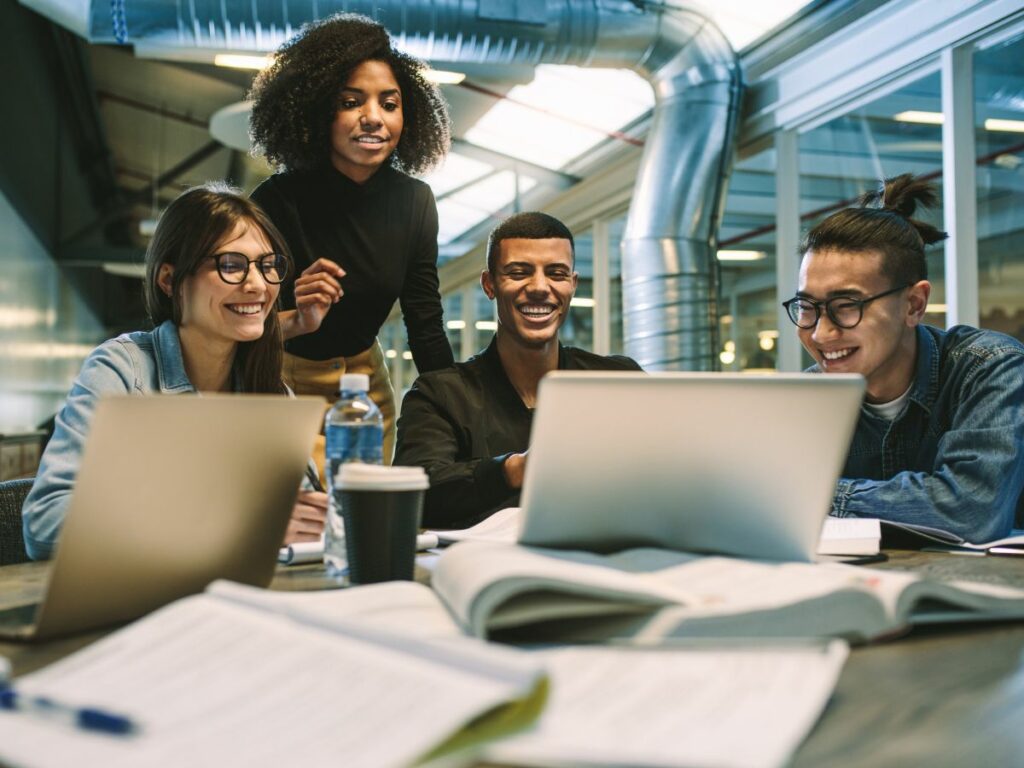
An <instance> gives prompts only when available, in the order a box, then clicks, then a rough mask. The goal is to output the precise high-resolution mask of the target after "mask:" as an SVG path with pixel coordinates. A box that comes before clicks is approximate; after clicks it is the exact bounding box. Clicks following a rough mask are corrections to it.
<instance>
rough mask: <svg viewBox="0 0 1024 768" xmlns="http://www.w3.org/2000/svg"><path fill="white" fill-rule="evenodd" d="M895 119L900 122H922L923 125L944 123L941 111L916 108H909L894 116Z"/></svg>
mask: <svg viewBox="0 0 1024 768" xmlns="http://www.w3.org/2000/svg"><path fill="white" fill-rule="evenodd" d="M892 119H893V120H896V121H898V122H900V123H920V124H921V125H942V113H941V112H922V111H920V110H916V109H908V110H907V111H906V112H900V113H898V114H895V115H893V116H892Z"/></svg>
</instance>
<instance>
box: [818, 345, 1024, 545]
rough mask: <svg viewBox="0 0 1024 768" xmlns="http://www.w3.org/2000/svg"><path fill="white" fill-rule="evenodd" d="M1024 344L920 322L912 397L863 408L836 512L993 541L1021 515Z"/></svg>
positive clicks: (835, 501)
mask: <svg viewBox="0 0 1024 768" xmlns="http://www.w3.org/2000/svg"><path fill="white" fill-rule="evenodd" d="M1022 490H1024V345H1022V344H1021V343H1020V342H1019V341H1017V340H1016V339H1014V338H1011V337H1010V336H1005V335H1003V334H1001V333H996V332H994V331H986V330H979V329H977V328H970V327H968V326H963V325H958V326H954V327H953V328H950V329H949V330H948V331H942V330H939V329H938V328H932V327H930V326H918V330H917V365H916V372H915V374H914V382H913V384H912V385H911V390H910V396H909V398H908V403H907V405H906V407H905V408H904V410H903V412H902V413H901V414H900V415H899V416H898V417H897V418H896V419H895V420H894V421H892V422H891V423H890V422H887V421H886V420H884V419H881V418H879V417H877V416H875V415H874V414H871V413H869V412H868V411H867V410H866V409H862V410H861V414H860V419H859V420H858V422H857V429H856V431H855V433H854V436H853V441H852V442H851V444H850V453H849V455H848V456H847V459H846V467H845V468H844V470H843V478H842V479H841V480H840V481H839V483H838V486H837V488H836V493H835V497H834V499H833V504H832V514H834V515H837V516H839V517H846V516H855V517H879V518H882V519H883V520H892V521H895V522H902V523H914V524H917V525H927V526H931V527H933V528H941V529H943V530H946V531H951V532H953V533H955V534H957V535H959V536H960V537H962V538H964V539H966V540H967V541H972V542H982V541H991V540H993V539H996V538H999V537H1002V536H1005V535H1007V534H1008V533H1009V532H1010V529H1011V528H1013V527H1014V525H1015V523H1016V527H1022V523H1024V494H1022Z"/></svg>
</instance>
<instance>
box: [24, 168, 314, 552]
mask: <svg viewBox="0 0 1024 768" xmlns="http://www.w3.org/2000/svg"><path fill="white" fill-rule="evenodd" d="M291 268H292V262H291V257H290V256H289V254H288V248H287V245H286V244H285V242H284V240H283V238H282V237H281V235H280V234H279V233H278V231H277V229H276V228H275V227H274V225H273V224H272V223H271V221H270V220H269V219H268V218H267V216H266V214H264V213H263V211H261V210H260V208H259V206H257V205H256V204H255V203H253V202H252V201H250V200H248V199H246V198H245V197H242V196H241V195H240V194H238V192H237V191H235V190H233V189H231V188H229V187H227V186H224V185H207V186H204V187H196V188H194V189H190V190H188V191H187V192H185V193H183V194H182V195H181V196H180V197H178V198H177V199H176V200H175V201H174V202H173V203H171V204H170V206H168V208H167V210H166V211H165V212H164V214H163V215H162V216H161V218H160V222H159V224H158V225H157V229H156V232H155V233H154V235H153V240H152V242H151V243H150V245H149V249H148V251H147V253H146V280H145V285H144V293H145V300H146V308H147V311H148V312H149V315H150V318H151V320H152V321H153V325H154V326H155V327H154V329H153V330H152V331H135V332H133V333H126V334H123V335H121V336H118V337H117V338H115V339H111V340H109V341H106V342H104V343H103V344H101V345H100V346H99V347H97V348H96V349H95V350H93V352H92V353H91V354H90V355H89V357H88V358H87V359H86V360H85V362H84V364H83V365H82V370H81V371H80V372H79V374H78V377H77V378H76V379H75V382H74V384H73V385H72V387H71V391H70V393H69V394H68V398H67V401H66V402H65V403H64V406H63V407H62V408H61V411H60V412H59V413H58V414H57V417H56V421H55V427H54V433H53V437H52V438H51V440H50V442H49V444H48V445H47V447H46V451H45V453H44V454H43V457H42V461H41V463H40V467H39V473H38V474H37V476H36V480H35V483H34V484H33V486H32V490H31V491H30V492H29V495H28V497H27V498H26V500H25V505H24V507H23V508H22V520H23V528H24V534H25V547H26V550H27V552H28V554H29V556H30V557H32V558H33V559H36V560H39V559H47V558H49V557H51V556H52V554H53V551H54V547H55V545H56V542H57V538H58V535H59V533H60V528H61V525H62V523H63V520H64V515H65V512H66V510H67V505H68V502H69V500H70V496H71V491H72V488H73V486H74V482H75V475H76V473H77V470H78V464H79V461H80V460H81V453H82V449H83V447H84V444H85V439H86V434H87V432H88V429H89V422H90V420H91V418H92V413H93V411H94V409H95V407H96V402H97V400H98V399H99V398H100V397H103V396H107V395H151V394H178V393H194V392H252V393H271V394H282V395H284V394H287V392H288V390H287V387H285V385H284V384H283V383H282V380H281V357H282V354H283V348H282V341H281V328H280V323H279V319H278V309H277V299H278V294H279V292H280V284H281V282H282V281H283V280H284V279H285V278H286V277H287V276H288V274H289V272H290V270H291ZM318 282H319V278H318V277H317V266H316V265H313V266H311V268H310V269H309V270H307V271H306V273H304V274H303V275H300V276H299V279H298V280H296V284H297V286H299V288H298V292H299V293H300V295H302V299H301V301H302V305H303V307H304V311H305V312H306V313H307V314H308V315H309V316H310V317H312V318H313V319H314V321H315V318H316V317H318V316H319V317H322V316H323V314H324V313H326V311H327V309H328V308H329V306H330V304H331V303H332V301H333V300H334V297H332V296H331V295H330V294H329V293H324V292H322V291H321V290H319V289H314V290H312V291H309V292H306V291H304V290H303V289H304V287H308V286H309V285H310V284H313V285H314V286H315V285H317V284H318ZM326 504H327V499H326V496H325V495H324V494H323V493H316V492H312V491H310V492H302V493H301V494H300V496H299V500H298V502H297V503H296V506H295V510H294V511H293V514H292V520H291V521H290V523H289V526H288V532H287V534H286V539H285V540H286V542H288V543H291V542H294V541H305V540H312V539H314V538H316V537H317V536H319V534H320V531H321V530H322V527H323V516H324V512H325V510H326Z"/></svg>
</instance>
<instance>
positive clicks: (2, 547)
mask: <svg viewBox="0 0 1024 768" xmlns="http://www.w3.org/2000/svg"><path fill="white" fill-rule="evenodd" d="M33 480H34V478H31V477H27V478H21V479H18V480H7V481H5V482H3V483H0V565H14V564H15V563H27V562H28V560H29V557H28V555H26V554H25V538H24V536H23V535H22V532H21V505H22V504H23V503H24V501H25V497H26V496H28V491H29V489H30V488H31V487H32V482H33Z"/></svg>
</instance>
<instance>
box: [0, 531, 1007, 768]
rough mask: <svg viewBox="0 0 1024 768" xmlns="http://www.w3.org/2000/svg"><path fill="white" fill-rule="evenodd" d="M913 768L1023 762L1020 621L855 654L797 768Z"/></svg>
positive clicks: (944, 575) (970, 568)
mask: <svg viewBox="0 0 1024 768" xmlns="http://www.w3.org/2000/svg"><path fill="white" fill-rule="evenodd" d="M888 554H889V560H888V561H887V562H885V563H879V564H876V565H872V566H870V567H873V568H886V569H913V570H916V571H918V572H920V573H923V574H924V575H927V576H929V577H930V578H935V579H944V580H950V579H954V580H955V579H973V580H976V581H988V582H993V583H999V584H1007V585H1012V586H1019V587H1024V558H1008V557H972V556H963V555H948V554H935V553H922V552H909V551H890V552H889V553H888ZM45 575H46V565H45V564H37V563H29V564H26V565H16V566H8V567H5V568H0V608H4V607H9V606H13V605H18V604H24V603H25V602H28V601H31V600H33V599H37V598H38V595H39V593H40V591H41V589H42V584H43V580H44V579H45ZM420 575H421V574H418V576H420ZM271 586H272V588H274V589H285V590H293V589H322V588H325V587H331V586H335V584H334V583H333V582H332V581H331V580H330V579H328V578H327V577H326V576H325V574H324V573H323V571H322V569H321V568H320V567H319V566H315V565H314V566H298V567H291V568H281V569H279V570H278V574H277V576H276V577H275V579H274V583H273V584H272V585H271ZM103 634H105V633H104V632H93V633H90V634H87V635H83V636H80V637H75V638H68V639H64V640H55V641H51V642H48V643H43V644H40V645H26V644H15V643H3V642H0V654H2V655H4V656H7V657H8V658H9V659H11V661H12V663H13V665H14V670H15V674H18V675H20V674H25V673H27V672H30V671H32V670H33V669H37V668H39V667H41V666H44V665H45V664H48V663H50V662H52V661H54V660H56V659H59V658H60V657H62V656H65V655H67V654H68V653H71V652H72V651H74V650H76V649H78V648H80V647H82V646H85V645H87V644H89V643H90V642H92V641H93V640H95V639H97V638H98V637H101V636H102V635H103ZM680 695H685V691H681V692H680ZM918 765H927V766H929V768H932V767H933V766H958V767H960V766H1016V765H1024V623H1015V624H1014V623H988V624H966V625H965V624H960V625H953V626H944V627H929V628H921V629H916V630H914V631H913V632H911V633H910V634H909V635H908V636H906V637H902V638H900V639H898V640H894V641H888V642H884V643H876V644H872V645H867V646H862V647H859V648H855V649H853V652H852V653H851V654H850V658H849V660H848V661H847V663H846V666H845V668H844V670H843V673H842V676H841V677H840V680H839V684H838V686H837V687H836V691H835V694H834V696H833V698H832V701H831V702H830V704H829V706H828V708H827V709H826V711H825V714H824V715H823V717H822V719H821V721H820V722H819V723H818V725H817V726H816V727H815V729H814V730H813V732H812V733H811V735H810V736H809V737H808V739H807V740H806V741H805V742H804V744H803V745H802V746H801V747H800V749H799V750H798V751H797V753H796V755H795V757H794V760H793V766H796V767H797V768H800V767H802V766H830V767H831V766H872V768H875V767H877V766H899V768H914V767H915V766H918Z"/></svg>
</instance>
